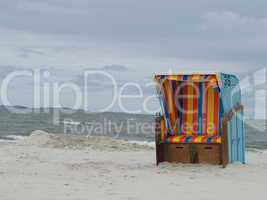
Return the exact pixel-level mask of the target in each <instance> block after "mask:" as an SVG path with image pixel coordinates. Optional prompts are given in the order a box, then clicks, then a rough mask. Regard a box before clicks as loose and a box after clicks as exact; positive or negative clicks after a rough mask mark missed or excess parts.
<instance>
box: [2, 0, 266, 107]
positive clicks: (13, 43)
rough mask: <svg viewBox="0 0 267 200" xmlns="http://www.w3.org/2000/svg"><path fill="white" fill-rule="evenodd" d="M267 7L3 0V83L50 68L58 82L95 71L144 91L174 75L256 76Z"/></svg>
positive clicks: (191, 0) (164, 0) (229, 1)
mask: <svg viewBox="0 0 267 200" xmlns="http://www.w3.org/2000/svg"><path fill="white" fill-rule="evenodd" d="M266 8H267V1H262V0H254V1H250V0H236V1H233V0H220V1H214V0H204V1H203V0H199V1H195V0H144V1H140V2H138V1H136V0H106V1H103V0H45V1H44V0H8V1H0V38H1V40H0V68H1V71H0V73H1V76H0V77H3V76H5V74H6V73H7V72H9V71H12V70H15V69H24V68H42V69H49V70H50V71H52V72H51V73H52V75H53V76H54V77H52V78H51V79H52V80H54V81H55V80H60V81H64V80H75V81H77V82H80V81H81V80H78V79H79V77H80V76H81V74H80V73H81V72H82V70H84V69H89V68H90V69H104V70H106V71H112V73H113V74H115V75H117V77H116V80H118V82H120V83H122V82H123V81H126V80H130V81H138V82H139V83H140V82H142V84H143V85H144V84H145V83H146V82H148V81H149V79H150V77H151V75H152V74H153V73H155V72H166V71H169V70H171V71H175V72H180V71H200V70H201V71H207V70H208V71H224V72H231V73H232V72H233V73H238V74H250V73H251V72H252V71H255V70H257V69H261V68H263V67H266V63H267V56H266V53H267V37H266V32H267V12H266ZM107 66H108V67H107ZM114 66H115V67H114ZM63 70H64V72H63ZM122 77H123V78H122ZM20 87H22V88H24V90H25V91H26V90H27V89H25V87H26V86H25V87H24V86H23V84H20ZM103 87H107V86H106V85H104V86H103ZM21 90H23V89H21ZM29 91H30V89H29ZM147 91H148V93H149V91H150V90H149V89H148V90H147ZM98 92H99V89H98ZM14 93H17V92H14ZM103 94H104V93H103ZM14 99H16V98H15V97H14ZM98 99H99V101H98V102H101V103H99V104H102V103H103V102H104V101H103V102H102V101H100V99H103V98H98ZM14 101H15V100H14ZM20 102H23V104H29V103H28V102H29V100H28V98H27V97H25V98H22V99H20ZM18 103H19V102H16V104H18Z"/></svg>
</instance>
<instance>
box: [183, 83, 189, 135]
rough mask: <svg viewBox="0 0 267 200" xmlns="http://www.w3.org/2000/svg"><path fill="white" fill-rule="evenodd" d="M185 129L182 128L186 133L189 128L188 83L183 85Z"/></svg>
mask: <svg viewBox="0 0 267 200" xmlns="http://www.w3.org/2000/svg"><path fill="white" fill-rule="evenodd" d="M182 89H183V100H184V102H183V107H184V108H183V128H182V129H183V130H182V134H185V135H186V129H187V112H188V98H187V95H188V85H187V84H184V85H183V88H182Z"/></svg>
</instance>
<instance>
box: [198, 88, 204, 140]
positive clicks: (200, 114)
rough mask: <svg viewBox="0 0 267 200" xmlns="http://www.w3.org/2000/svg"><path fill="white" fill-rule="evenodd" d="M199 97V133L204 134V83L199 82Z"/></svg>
mask: <svg viewBox="0 0 267 200" xmlns="http://www.w3.org/2000/svg"><path fill="white" fill-rule="evenodd" d="M198 90H199V97H198V129H197V134H198V135H202V114H203V113H202V109H203V108H202V106H203V105H202V104H203V99H202V98H203V84H202V83H199V85H198Z"/></svg>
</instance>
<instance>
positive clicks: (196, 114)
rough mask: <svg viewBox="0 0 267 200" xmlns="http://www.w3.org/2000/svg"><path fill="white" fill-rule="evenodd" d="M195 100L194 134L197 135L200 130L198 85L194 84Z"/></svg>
mask: <svg viewBox="0 0 267 200" xmlns="http://www.w3.org/2000/svg"><path fill="white" fill-rule="evenodd" d="M193 95H194V99H193V134H194V135H197V128H198V125H197V124H198V97H197V95H198V83H194V91H193Z"/></svg>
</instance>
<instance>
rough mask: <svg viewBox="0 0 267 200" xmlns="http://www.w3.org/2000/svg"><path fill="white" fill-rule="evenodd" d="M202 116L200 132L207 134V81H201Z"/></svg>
mask: <svg viewBox="0 0 267 200" xmlns="http://www.w3.org/2000/svg"><path fill="white" fill-rule="evenodd" d="M203 86H204V88H203V118H202V120H203V121H202V123H203V124H202V127H203V128H202V134H203V135H207V123H208V120H207V114H208V91H207V83H206V82H204V83H203Z"/></svg>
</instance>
